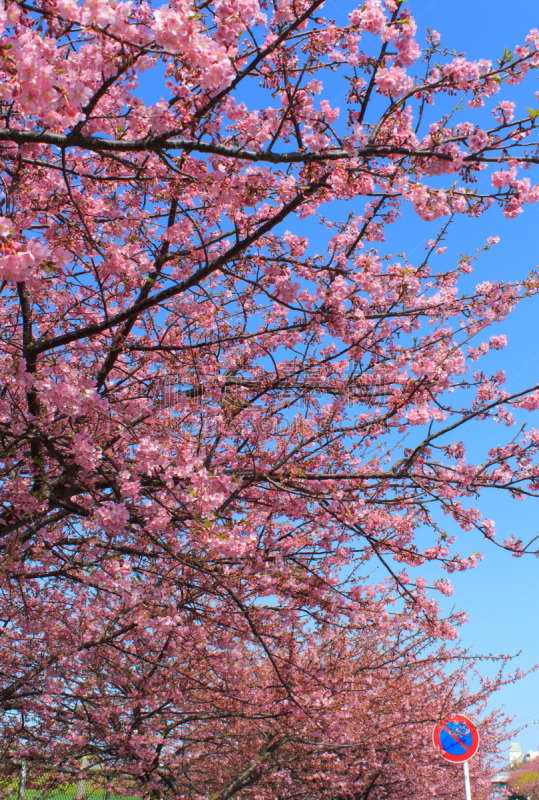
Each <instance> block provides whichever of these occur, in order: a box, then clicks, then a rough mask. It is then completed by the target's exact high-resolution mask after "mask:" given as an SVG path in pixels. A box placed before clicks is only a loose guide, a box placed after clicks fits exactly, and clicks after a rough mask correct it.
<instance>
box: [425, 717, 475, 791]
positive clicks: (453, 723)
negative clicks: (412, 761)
mask: <svg viewBox="0 0 539 800" xmlns="http://www.w3.org/2000/svg"><path fill="white" fill-rule="evenodd" d="M432 741H433V743H434V747H435V748H436V749H437V750H438V752H439V753H440V755H441V756H443V758H445V759H446V761H451V763H452V764H462V765H463V768H464V789H465V792H466V800H472V792H471V788H470V772H469V769H468V761H469V760H470V758H472V756H474V755H475V754H476V753H477V748H478V747H479V733H478V731H477V728H476V727H475V725H474V724H473V722H472V721H471V720H469V719H468V717H465V716H463V715H462V714H452V715H451V716H449V717H446V718H445V719H443V720H441V721H440V722H437V723H436V725H435V726H434V731H433V734H432Z"/></svg>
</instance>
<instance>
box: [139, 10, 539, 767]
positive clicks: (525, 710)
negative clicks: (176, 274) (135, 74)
mask: <svg viewBox="0 0 539 800" xmlns="http://www.w3.org/2000/svg"><path fill="white" fill-rule="evenodd" d="M408 5H409V7H410V9H411V11H412V14H413V15H414V17H415V19H416V21H417V23H418V27H419V30H418V39H419V41H420V43H421V41H422V40H424V36H425V34H426V28H427V26H428V27H430V28H431V29H436V30H437V31H438V32H439V33H440V34H441V36H442V44H443V45H446V46H448V47H450V48H454V49H455V50H456V51H457V52H459V53H460V52H465V53H466V54H467V55H468V57H470V58H488V59H491V60H494V59H496V58H499V57H501V55H502V54H503V51H504V48H505V47H507V48H509V49H511V48H513V47H514V46H515V45H516V44H523V43H524V37H525V35H526V34H527V33H528V32H529V30H530V29H531V28H534V27H538V28H539V4H537V3H536V2H534V1H533V0H531V1H530V0H511V3H507V2H504V3H502V2H501V1H500V0H451V1H450V2H448V0H409V2H408ZM355 6H356V3H355V2H353V0H326V5H325V7H324V12H323V13H324V14H325V15H326V17H328V18H334V19H335V21H336V22H337V24H345V23H346V22H347V19H348V14H349V12H350V11H351V10H352V9H353V8H354V7H355ZM366 43H367V42H366ZM538 74H539V73H536V74H532V75H531V76H529V78H528V80H527V81H525V83H524V84H522V85H521V86H517V87H512V88H511V89H510V90H502V92H501V93H500V94H499V95H498V97H497V98H496V99H497V100H501V99H511V100H513V101H514V102H516V103H517V111H516V115H517V118H519V117H520V116H525V115H526V112H525V111H524V109H525V108H526V107H530V106H531V107H534V108H537V107H538V106H539V101H538V100H536V98H535V91H537V90H538V89H539V81H538V80H537V75H538ZM150 75H151V73H148V74H147V75H145V76H143V80H142V81H141V85H142V93H143V95H145V96H147V95H148V94H150V93H153V92H152V89H153V90H155V88H157V86H156V85H154V86H151V78H150ZM154 75H155V73H154ZM153 79H154V80H155V77H154V78H153ZM161 87H162V84H161V86H159V89H158V92H159V91H160V90H161ZM153 99H157V98H156V97H154V98H153ZM249 105H250V104H249ZM332 105H339V98H336V99H334V98H332ZM341 105H344V98H342V100H341ZM434 110H436V109H434ZM519 112H520V113H519ZM472 116H473V118H474V119H477V114H476V113H473V114H472ZM490 121H493V118H492V117H490ZM534 172H535V175H534ZM526 175H527V176H529V177H531V178H532V180H533V182H539V168H536V169H535V170H532V171H530V172H528V173H526ZM538 205H539V204H538ZM442 222H443V220H438V221H437V222H435V223H426V222H423V221H422V220H420V219H419V218H418V217H417V216H415V215H413V214H410V213H406V214H405V215H404V216H403V218H402V219H401V220H400V221H398V222H397V223H396V224H395V225H394V226H392V229H391V230H390V231H388V242H387V245H385V246H384V247H385V249H386V250H388V251H389V252H393V253H399V252H402V251H405V252H406V255H407V257H408V259H409V260H410V261H412V263H413V262H416V263H417V262H418V261H419V260H420V258H421V257H422V255H424V252H425V251H424V248H425V242H426V240H428V239H429V238H431V237H432V236H433V234H434V233H435V232H436V231H437V230H438V229H439V227H440V225H441V223H442ZM300 224H301V227H302V232H303V233H306V232H307V231H306V230H305V227H306V225H307V226H308V228H309V230H308V235H309V236H312V239H311V244H312V245H314V249H315V250H316V249H317V247H316V235H315V231H314V228H315V226H312V225H311V224H309V223H305V222H303V223H300ZM285 227H286V228H289V229H291V230H293V222H292V221H289V222H288V223H287V225H286V226H285ZM495 235H496V236H500V239H501V241H500V243H499V244H498V245H497V246H496V247H494V248H491V249H490V250H489V251H488V252H486V253H483V254H482V255H481V257H480V260H479V262H478V263H477V267H476V270H475V272H474V273H473V275H472V276H470V280H471V281H473V284H476V283H479V282H481V281H484V280H495V279H499V278H504V279H517V278H521V277H523V276H524V275H526V274H527V273H528V272H529V271H530V270H531V269H533V268H535V267H536V266H537V265H538V263H539V207H538V206H532V207H526V209H525V212H524V213H523V214H522V215H521V216H520V217H519V218H518V219H516V220H506V219H504V218H503V216H502V214H501V211H500V210H499V209H498V208H496V207H495V208H492V209H491V210H490V211H489V212H488V213H487V214H485V215H484V216H483V217H481V218H479V219H472V220H470V219H467V218H465V219H459V220H458V222H457V223H456V224H454V225H453V226H452V230H451V231H450V233H449V236H448V237H447V241H446V242H445V243H444V244H446V245H447V251H446V253H445V254H444V255H442V256H439V258H441V259H444V262H445V263H444V266H445V265H447V267H448V268H449V267H450V266H451V265H452V264H453V263H455V261H457V260H458V258H459V256H460V254H461V253H465V252H467V253H470V254H472V253H474V252H475V250H476V248H481V247H482V246H483V245H484V244H485V243H486V239H487V237H488V236H495ZM324 240H325V236H324ZM321 242H322V239H321ZM324 249H325V247H324ZM441 263H442V262H440V264H441ZM498 327H499V330H492V331H491V332H492V333H501V332H503V333H505V334H507V335H508V337H509V344H508V347H507V348H506V349H505V350H504V351H502V352H501V353H496V354H495V355H492V356H489V358H488V359H487V360H486V361H485V362H483V363H482V364H481V366H482V367H484V366H490V367H492V369H505V371H506V374H507V387H508V389H510V390H512V391H518V390H519V389H524V388H526V387H528V386H531V385H534V384H535V383H537V382H539V297H537V298H533V299H531V300H529V301H527V302H526V303H524V304H521V306H520V307H519V308H518V309H517V310H516V311H515V312H514V313H513V314H512V315H511V316H510V317H509V318H508V319H507V320H506V321H505V322H504V323H503V324H502V325H500V326H498ZM521 416H522V419H521V421H522V422H524V421H525V422H527V423H531V424H534V425H535V426H539V415H536V418H535V420H534V419H533V418H532V417H531V415H529V414H524V413H523V414H522V415H521ZM519 421H520V418H519ZM514 432H515V428H510V429H506V428H500V427H497V426H495V425H494V424H493V423H492V424H491V423H484V424H483V426H481V425H476V426H472V427H471V428H470V429H469V430H468V431H466V432H465V433H464V435H460V434H459V438H463V439H464V440H465V441H466V444H467V445H468V446H469V453H470V457H471V458H472V460H473V458H474V453H475V454H477V455H478V454H479V452H480V450H481V449H482V447H484V445H485V443H486V441H487V439H488V440H489V444H490V445H492V444H496V443H501V442H503V441H505V439H506V438H509V437H510V436H511V435H513V434H514ZM480 509H481V510H482V512H483V513H484V514H485V515H486V516H488V517H490V518H493V519H495V521H496V523H497V531H498V533H497V539H498V540H500V541H501V540H502V539H503V538H505V537H506V536H509V535H510V534H512V533H515V534H517V538H521V539H523V540H524V541H526V540H528V539H530V538H532V537H533V536H534V535H536V534H538V533H539V499H538V500H537V501H535V502H534V501H533V500H531V499H527V500H524V501H523V502H516V501H510V500H509V499H508V498H507V497H506V496H498V495H497V493H496V492H494V491H493V492H491V493H490V494H485V496H484V497H483V498H482V500H481V502H480ZM444 523H445V526H446V529H447V531H448V533H450V534H456V535H457V537H458V549H459V550H460V551H461V552H463V553H465V554H468V553H471V552H472V551H474V550H480V551H482V552H483V553H484V555H485V557H484V560H483V562H481V563H480V564H479V565H478V566H477V567H476V568H475V569H473V570H470V571H469V572H467V573H459V574H454V575H453V576H452V582H453V585H454V587H455V592H454V594H453V596H452V597H451V598H442V600H443V603H444V605H445V607H447V608H449V607H450V606H451V605H452V604H453V603H454V604H455V605H456V606H457V607H460V608H463V609H464V610H465V611H466V612H467V613H468V615H469V617H470V621H469V623H468V624H467V625H466V626H465V627H464V628H463V629H462V640H463V643H464V644H465V645H467V646H468V645H469V646H470V647H471V648H472V649H473V650H474V651H475V652H478V653H484V654H488V653H492V654H499V653H508V654H514V653H517V652H518V651H522V652H521V655H520V656H519V657H518V658H517V659H516V660H515V661H514V666H519V667H520V668H521V669H523V670H528V669H530V668H532V667H533V666H534V665H535V664H538V663H539V624H538V621H539V620H538V618H539V614H538V611H539V559H538V558H536V557H534V556H526V557H523V558H519V559H517V558H514V557H512V556H511V555H510V554H508V553H507V552H505V551H503V550H501V549H499V548H497V547H496V546H495V545H493V544H491V543H486V544H484V543H483V542H481V541H480V540H479V539H478V538H477V534H476V533H475V534H474V533H463V532H462V531H460V529H459V528H458V527H457V526H456V524H455V523H453V524H451V523H450V522H448V521H447V520H444ZM481 670H482V672H483V673H485V674H488V673H492V672H494V671H495V667H491V666H489V665H488V664H483V666H482V667H481ZM502 704H504V706H505V711H506V712H507V713H508V714H509V715H511V716H514V718H515V725H516V726H520V725H527V728H526V729H525V730H524V731H522V732H521V733H520V734H519V735H518V736H517V737H516V739H517V740H518V741H519V743H520V744H521V746H522V748H523V750H524V751H527V750H529V749H536V750H537V749H539V671H537V672H535V673H533V674H531V675H529V676H528V677H526V678H525V679H523V680H521V681H519V682H518V683H517V684H514V685H512V686H508V687H506V688H505V689H503V690H502V691H501V692H500V693H499V695H498V702H497V703H496V705H502ZM425 745H426V746H427V747H428V746H431V745H430V742H426V743H425Z"/></svg>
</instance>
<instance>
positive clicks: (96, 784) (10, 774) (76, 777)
mask: <svg viewBox="0 0 539 800" xmlns="http://www.w3.org/2000/svg"><path fill="white" fill-rule="evenodd" d="M84 762H86V763H84ZM81 769H82V770H84V772H83V774H82V775H81V773H80V772H78V773H77V772H75V771H73V770H70V769H66V768H64V767H60V766H56V765H50V764H35V763H32V762H27V761H18V760H14V761H10V760H4V761H2V763H1V764H0V800H120V798H121V800H140V798H139V797H135V796H132V795H131V794H130V793H128V796H126V787H125V786H123V787H122V788H119V787H118V790H117V793H116V791H113V790H111V788H110V783H109V782H108V781H107V776H106V775H104V773H103V771H102V770H101V769H100V768H99V767H96V766H88V763H87V760H86V759H83V763H82V764H81Z"/></svg>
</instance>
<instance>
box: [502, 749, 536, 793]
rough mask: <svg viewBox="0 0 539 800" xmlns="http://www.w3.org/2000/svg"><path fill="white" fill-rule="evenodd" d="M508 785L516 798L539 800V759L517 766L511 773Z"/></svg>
mask: <svg viewBox="0 0 539 800" xmlns="http://www.w3.org/2000/svg"><path fill="white" fill-rule="evenodd" d="M507 785H508V787H509V790H510V791H511V792H512V794H513V795H514V796H518V797H524V798H529V800H537V798H538V797H539V758H533V759H532V760H531V761H527V762H526V763H525V764H517V765H515V766H514V767H513V769H511V771H510V772H509V778H508V782H507Z"/></svg>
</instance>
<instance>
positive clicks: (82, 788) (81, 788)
mask: <svg viewBox="0 0 539 800" xmlns="http://www.w3.org/2000/svg"><path fill="white" fill-rule="evenodd" d="M88 763H89V759H88V758H87V756H84V758H83V759H82V761H81V764H80V766H81V769H86V767H87V766H88ZM85 797H86V776H84V777H82V778H80V779H79V780H78V781H77V788H76V791H75V798H76V800H83V798H85Z"/></svg>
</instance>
